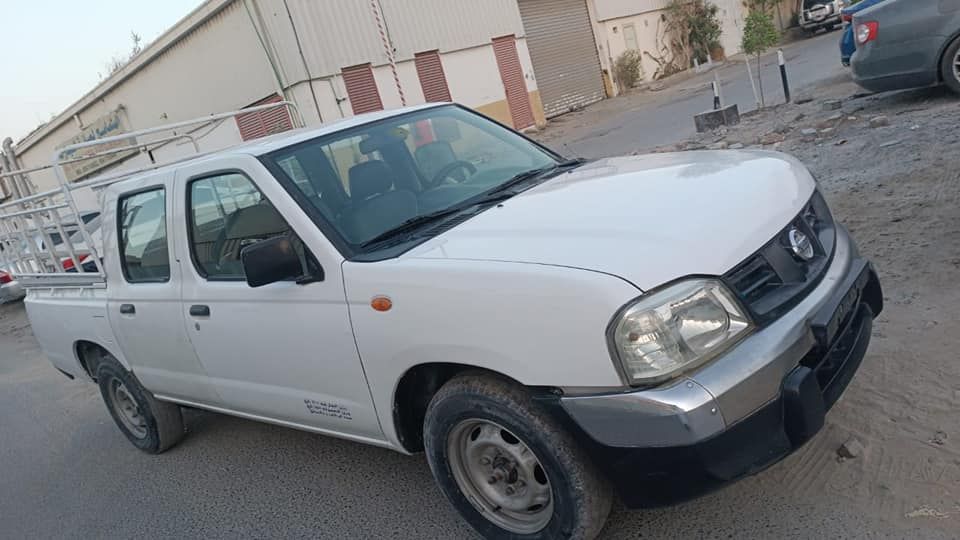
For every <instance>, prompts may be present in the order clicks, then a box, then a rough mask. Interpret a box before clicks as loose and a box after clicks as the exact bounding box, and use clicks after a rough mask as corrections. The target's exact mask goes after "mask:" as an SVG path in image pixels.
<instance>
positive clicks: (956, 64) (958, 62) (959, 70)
mask: <svg viewBox="0 0 960 540" xmlns="http://www.w3.org/2000/svg"><path fill="white" fill-rule="evenodd" d="M953 78H954V79H956V80H957V82H960V51H957V54H956V55H955V56H954V57H953Z"/></svg>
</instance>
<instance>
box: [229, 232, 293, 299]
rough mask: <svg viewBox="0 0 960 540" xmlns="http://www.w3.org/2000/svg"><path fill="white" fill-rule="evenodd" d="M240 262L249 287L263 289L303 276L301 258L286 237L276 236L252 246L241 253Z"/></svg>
mask: <svg viewBox="0 0 960 540" xmlns="http://www.w3.org/2000/svg"><path fill="white" fill-rule="evenodd" d="M240 261H241V262H242V263H243V271H244V273H245V274H246V276H247V285H249V286H251V287H262V286H264V285H269V284H271V283H276V282H278V281H285V280H299V279H300V278H301V277H302V275H303V266H302V265H301V264H300V256H299V255H297V251H296V250H295V249H294V248H293V243H291V242H290V239H289V238H287V237H285V236H275V237H273V238H268V239H266V240H261V241H259V242H257V243H255V244H251V245H249V246H247V247H245V248H243V251H241V252H240Z"/></svg>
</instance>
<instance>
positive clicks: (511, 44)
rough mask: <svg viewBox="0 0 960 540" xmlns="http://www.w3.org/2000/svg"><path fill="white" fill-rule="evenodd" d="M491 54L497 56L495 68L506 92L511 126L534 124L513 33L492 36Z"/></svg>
mask: <svg viewBox="0 0 960 540" xmlns="http://www.w3.org/2000/svg"><path fill="white" fill-rule="evenodd" d="M493 54H494V55H495V56H496V57H497V68H499V69H500V79H501V80H503V89H504V90H505V91H506V94H507V105H508V106H509V107H510V118H511V119H513V127H514V128H516V129H523V128H525V127H530V126H532V125H533V124H534V120H533V111H532V110H531V109H530V96H529V95H528V94H527V83H526V81H524V80H523V68H522V67H520V55H519V54H517V40H516V37H514V36H513V35H509V36H504V37H499V38H494V40H493Z"/></svg>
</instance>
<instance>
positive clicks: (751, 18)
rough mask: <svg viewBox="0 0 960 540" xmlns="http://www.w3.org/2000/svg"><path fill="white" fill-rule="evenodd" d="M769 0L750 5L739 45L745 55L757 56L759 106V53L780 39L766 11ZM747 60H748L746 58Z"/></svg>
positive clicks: (755, 0) (761, 85)
mask: <svg viewBox="0 0 960 540" xmlns="http://www.w3.org/2000/svg"><path fill="white" fill-rule="evenodd" d="M768 2H769V0H754V2H753V3H752V5H751V9H750V14H749V15H747V20H746V22H745V23H744V25H743V41H742V43H741V47H742V48H743V53H744V54H746V55H747V56H749V55H756V57H757V80H758V81H759V83H760V106H761V107H762V106H763V105H764V100H763V77H761V76H760V55H761V54H763V53H764V51H766V50H767V49H769V48H770V47H773V46H774V45H776V44H777V42H779V41H780V33H779V32H777V27H776V26H775V25H774V24H773V17H772V16H771V15H770V13H769V11H767V9H766V7H767V6H768V5H769V4H768ZM748 62H749V60H748Z"/></svg>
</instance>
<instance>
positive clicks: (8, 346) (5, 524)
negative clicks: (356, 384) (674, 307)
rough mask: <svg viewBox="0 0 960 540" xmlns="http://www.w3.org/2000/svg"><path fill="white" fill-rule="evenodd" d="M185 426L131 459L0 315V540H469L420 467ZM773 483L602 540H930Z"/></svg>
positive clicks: (356, 447)
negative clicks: (153, 450) (176, 436)
mask: <svg viewBox="0 0 960 540" xmlns="http://www.w3.org/2000/svg"><path fill="white" fill-rule="evenodd" d="M185 418H186V422H187V426H188V430H189V434H188V435H187V437H186V439H185V440H184V441H183V442H182V443H181V444H180V445H178V446H176V447H174V448H173V449H171V450H170V451H168V452H167V453H165V454H162V455H159V456H149V455H146V454H143V453H141V452H139V451H138V450H135V449H134V448H133V447H132V446H131V445H130V444H129V443H128V442H127V440H126V439H125V438H124V437H123V436H122V435H121V434H120V432H119V431H118V430H117V428H116V427H115V426H114V424H113V422H112V420H111V419H110V418H109V416H108V415H107V412H106V409H105V408H104V405H103V404H102V402H101V401H100V396H99V394H98V392H97V390H96V387H95V386H94V385H92V384H89V383H84V382H80V381H69V380H67V379H66V378H64V377H63V376H62V375H60V374H59V373H57V372H56V371H54V370H53V368H52V367H50V365H49V364H48V363H47V361H46V360H45V359H44V358H43V357H42V354H41V353H40V351H39V350H38V347H37V343H36V341H35V340H34V338H33V336H32V334H31V333H30V329H29V326H28V323H27V320H26V317H25V312H24V310H23V306H22V305H20V304H17V305H7V306H0V538H16V539H33V538H43V539H49V538H78V539H90V538H230V539H234V538H247V537H255V538H337V539H341V538H364V539H367V538H384V537H391V538H403V539H406V538H411V539H413V538H417V539H419V538H427V539H433V538H437V539H441V538H442V539H447V538H472V537H473V534H472V532H471V531H470V530H469V529H468V528H467V527H466V526H465V525H464V524H463V523H462V522H461V520H460V519H459V517H458V516H457V515H456V514H455V513H454V512H453V511H452V510H451V509H450V508H449V507H448V506H447V504H446V502H445V501H444V500H443V498H442V497H441V495H440V493H439V492H438V491H437V489H436V487H434V484H433V479H432V478H431V476H430V471H429V469H428V468H427V466H426V463H425V461H424V460H423V458H422V456H413V457H407V456H403V455H400V454H397V453H394V452H391V451H388V450H383V449H378V448H372V447H368V446H363V445H360V444H356V443H351V442H346V441H341V440H337V439H331V438H326V437H321V436H318V435H311V434H308V433H303V432H299V431H294V430H291V429H284V428H279V427H274V426H269V425H265V424H259V423H255V422H250V421H246V420H241V419H237V418H233V417H229V416H222V415H217V414H212V413H205V412H197V411H187V413H186V415H185ZM831 444H832V443H831ZM799 458H800V456H795V457H792V458H791V459H788V460H787V461H786V462H784V463H782V464H779V465H777V466H775V467H774V468H773V469H771V470H770V471H767V472H766V473H764V474H785V473H786V471H789V470H790V468H795V467H798V466H799V463H798V462H799V461H800V459H799ZM771 484H775V483H771V482H759V481H758V480H757V478H749V479H747V480H745V481H742V482H740V483H738V484H736V485H734V486H731V487H729V488H727V489H725V490H723V491H721V492H719V493H716V494H714V495H711V496H708V497H705V498H703V499H700V500H698V501H694V502H692V503H688V504H685V505H681V506H677V507H674V508H669V509H663V510H654V511H646V512H638V511H632V512H631V511H626V510H623V509H616V510H615V511H614V514H613V516H611V519H610V521H609V523H608V526H607V529H606V530H605V532H604V537H605V538H636V537H638V535H642V536H643V537H644V538H678V537H681V538H761V537H767V538H770V537H777V538H810V537H814V536H816V537H823V538H839V537H843V538H877V537H881V536H882V537H888V536H890V537H899V538H903V537H917V535H918V534H922V535H923V536H924V537H930V532H929V531H928V530H927V531H923V532H922V533H919V532H917V531H899V530H898V531H891V530H890V529H886V528H884V526H883V525H882V524H881V523H878V522H877V521H876V520H875V519H869V518H867V517H864V516H863V515H861V514H860V513H859V511H857V510H854V509H851V508H849V506H848V505H846V504H844V502H843V501H840V500H830V499H829V498H827V499H823V498H821V497H813V498H812V497H798V496H797V495H796V494H792V493H786V492H783V490H782V489H771V488H770V487H769V486H770V485H771ZM814 531H816V534H814Z"/></svg>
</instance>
